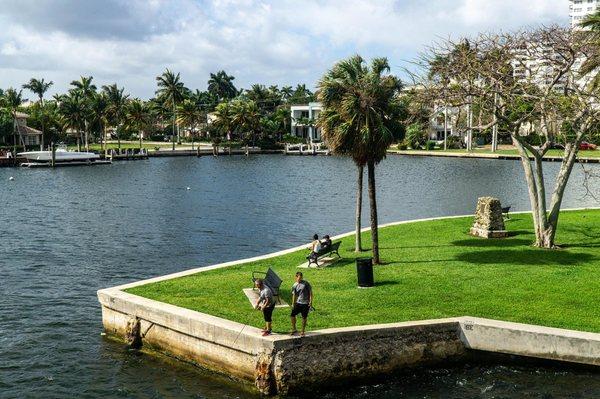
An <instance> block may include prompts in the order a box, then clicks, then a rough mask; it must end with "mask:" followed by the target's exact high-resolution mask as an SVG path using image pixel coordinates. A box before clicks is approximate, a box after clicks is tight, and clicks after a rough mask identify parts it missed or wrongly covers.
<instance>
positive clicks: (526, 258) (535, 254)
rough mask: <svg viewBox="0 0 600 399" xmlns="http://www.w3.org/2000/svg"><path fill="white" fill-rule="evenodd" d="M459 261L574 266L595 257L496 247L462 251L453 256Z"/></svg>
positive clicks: (562, 252)
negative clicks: (493, 248)
mask: <svg viewBox="0 0 600 399" xmlns="http://www.w3.org/2000/svg"><path fill="white" fill-rule="evenodd" d="M455 259H456V260H458V261H461V262H467V263H472V264H478V265H482V264H483V265H492V264H503V265H515V266H518V265H531V266H534V265H553V266H574V265H578V264H580V263H585V262H589V261H591V260H592V259H595V256H593V255H590V254H581V253H571V252H567V251H561V250H542V249H522V250H520V251H514V250H509V249H498V250H490V251H476V252H463V253H460V254H458V255H456V256H455Z"/></svg>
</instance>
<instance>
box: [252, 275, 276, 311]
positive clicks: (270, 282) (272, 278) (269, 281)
mask: <svg viewBox="0 0 600 399" xmlns="http://www.w3.org/2000/svg"><path fill="white" fill-rule="evenodd" d="M259 278H260V279H262V280H263V283H265V285H266V286H267V287H269V288H270V289H271V292H273V297H275V298H277V303H281V299H280V297H279V288H280V287H281V283H283V280H282V279H281V278H279V276H278V275H277V273H275V271H273V269H271V268H270V267H269V269H268V270H267V272H266V273H263V272H252V286H253V287H254V286H255V285H256V284H255V283H256V280H258V279H259Z"/></svg>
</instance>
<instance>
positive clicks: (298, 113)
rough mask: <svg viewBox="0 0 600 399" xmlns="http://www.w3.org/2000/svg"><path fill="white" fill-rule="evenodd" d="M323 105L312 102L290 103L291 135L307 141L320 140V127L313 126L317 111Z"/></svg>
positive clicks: (319, 111) (319, 110)
mask: <svg viewBox="0 0 600 399" xmlns="http://www.w3.org/2000/svg"><path fill="white" fill-rule="evenodd" d="M322 109H323V107H322V106H321V103H317V102H313V103H308V104H307V105H292V106H291V107H290V112H291V116H292V123H291V131H290V133H291V134H292V136H296V137H302V138H303V139H306V140H307V141H308V142H310V143H312V142H313V141H321V129H320V128H317V127H316V126H315V123H316V121H317V118H318V116H319V113H321V110H322Z"/></svg>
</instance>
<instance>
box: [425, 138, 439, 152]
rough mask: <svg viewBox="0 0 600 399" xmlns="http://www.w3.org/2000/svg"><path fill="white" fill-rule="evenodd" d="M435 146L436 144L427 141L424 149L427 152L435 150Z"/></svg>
mask: <svg viewBox="0 0 600 399" xmlns="http://www.w3.org/2000/svg"><path fill="white" fill-rule="evenodd" d="M436 144H437V143H436V142H435V141H433V140H427V142H426V143H425V149H426V150H427V151H431V150H435V146H436Z"/></svg>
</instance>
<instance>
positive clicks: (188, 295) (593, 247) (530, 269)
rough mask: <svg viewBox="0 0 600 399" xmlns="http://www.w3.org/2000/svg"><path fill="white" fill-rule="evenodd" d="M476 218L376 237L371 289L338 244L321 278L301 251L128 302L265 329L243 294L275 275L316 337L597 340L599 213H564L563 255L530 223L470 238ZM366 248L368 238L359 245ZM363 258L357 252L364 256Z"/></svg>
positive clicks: (277, 322) (161, 285) (150, 290)
mask: <svg viewBox="0 0 600 399" xmlns="http://www.w3.org/2000/svg"><path fill="white" fill-rule="evenodd" d="M471 223H472V218H458V219H440V220H435V221H427V222H415V223H409V224H401V225H397V226H392V227H386V228H383V229H381V231H380V247H381V253H382V260H383V262H385V264H384V265H381V266H376V267H375V280H376V287H375V288H372V289H358V288H357V287H356V269H355V265H354V259H355V258H356V257H357V254H355V253H354V252H353V240H354V237H353V236H350V237H346V238H344V239H343V240H342V242H343V243H342V247H341V248H342V249H341V251H340V253H341V255H342V257H343V259H342V260H341V261H339V262H338V263H336V264H334V265H333V266H331V267H327V268H324V269H318V270H315V269H311V270H307V269H298V268H297V266H298V265H299V264H301V263H302V262H303V261H304V260H305V259H304V257H305V255H306V253H305V252H306V251H299V252H295V253H292V254H288V255H284V256H280V257H276V258H272V259H268V260H263V261H257V262H253V263H246V264H242V265H237V266H232V267H227V268H222V269H216V270H212V271H208V272H203V273H198V274H194V275H191V276H187V277H182V278H177V279H172V280H167V281H162V282H158V283H153V284H148V285H144V286H139V287H135V288H131V289H128V290H127V291H128V292H129V293H132V294H135V295H140V296H143V297H146V298H150V299H154V300H157V301H161V302H166V303H169V304H173V305H177V306H181V307H184V308H188V309H192V310H196V311H199V312H203V313H208V314H211V315H214V316H219V317H223V318H226V319H230V320H234V321H237V322H240V323H244V324H250V325H253V326H255V327H262V326H263V322H262V317H261V314H260V312H257V311H253V310H252V309H251V307H250V304H249V302H248V300H247V299H246V297H245V296H244V294H243V293H242V288H247V287H250V286H251V285H252V284H251V279H250V276H251V272H252V271H253V270H263V271H265V270H266V269H267V268H268V267H272V268H273V269H274V270H275V271H276V272H277V273H278V274H279V276H280V277H281V278H282V279H283V280H284V283H283V285H282V292H284V293H285V294H284V298H285V300H286V301H287V302H288V303H289V301H290V295H289V294H288V293H287V291H288V289H289V287H290V286H291V284H292V283H293V276H294V274H295V272H296V271H298V270H302V271H303V272H304V275H305V278H306V279H307V280H308V281H310V282H311V284H312V285H313V287H314V290H315V301H314V306H315V308H316V312H314V313H311V316H310V320H309V328H310V329H312V330H316V329H322V328H329V327H344V326H353V325H365V324H375V323H392V322H400V321H408V320H423V319H432V318H443V317H453V316H464V315H469V316H475V317H485V318H491V319H500V320H507V321H514V322H521V323H529V324H538V325H544V326H551V327H560V328H568V329H575V330H584V331H592V332H600V306H599V304H600V210H588V211H569V212H563V213H562V214H561V222H560V228H559V231H558V237H557V242H558V243H560V244H561V245H562V246H563V247H562V249H559V250H543V249H536V248H533V247H532V246H531V245H530V244H531V243H532V241H533V239H534V236H533V234H532V232H531V226H532V222H531V217H530V215H527V214H515V215H514V216H513V217H512V218H511V219H510V220H509V221H507V229H508V230H509V231H510V232H511V233H512V236H511V237H509V238H506V239H498V240H484V239H479V238H474V237H471V236H469V235H468V234H467V233H468V230H469V227H470V225H471ZM364 242H368V234H366V237H365V239H364ZM367 254H368V253H362V254H360V256H365V255H367ZM273 325H274V330H275V331H277V332H285V331H287V330H288V329H289V309H276V310H275V314H274V323H273Z"/></svg>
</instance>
